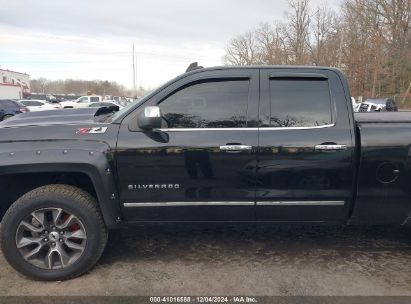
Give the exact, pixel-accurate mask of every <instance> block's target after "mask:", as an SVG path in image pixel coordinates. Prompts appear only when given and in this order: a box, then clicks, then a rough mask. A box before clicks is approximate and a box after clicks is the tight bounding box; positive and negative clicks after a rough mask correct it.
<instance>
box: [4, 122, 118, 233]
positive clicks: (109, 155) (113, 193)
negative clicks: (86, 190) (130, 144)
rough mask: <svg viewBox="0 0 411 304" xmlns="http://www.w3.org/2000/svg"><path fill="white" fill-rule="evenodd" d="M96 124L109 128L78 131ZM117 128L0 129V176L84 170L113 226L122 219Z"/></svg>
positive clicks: (56, 126)
mask: <svg viewBox="0 0 411 304" xmlns="http://www.w3.org/2000/svg"><path fill="white" fill-rule="evenodd" d="M96 126H105V127H107V131H106V132H105V133H104V134H77V130H78V128H87V127H96ZM118 128H119V125H116V124H111V125H110V124H109V125H105V124H99V125H96V124H93V125H89V124H87V123H85V124H78V125H75V124H73V125H55V126H31V127H14V128H0V134H1V137H0V147H1V148H0V177H6V178H7V176H9V175H13V174H30V173H53V172H55V173H58V172H79V173H84V174H86V175H87V176H88V177H89V178H90V179H91V181H92V182H93V184H94V188H95V191H96V194H97V198H98V200H99V205H100V208H101V211H102V214H103V217H104V220H105V223H106V225H107V226H108V227H109V228H114V227H116V226H117V225H118V224H119V223H121V220H122V218H121V213H120V207H119V201H118V193H117V187H116V184H115V176H116V171H115V163H114V157H113V156H114V150H113V148H114V147H115V145H116V139H117V133H118ZM107 169H109V170H107ZM108 171H109V172H108Z"/></svg>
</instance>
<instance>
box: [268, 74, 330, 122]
mask: <svg viewBox="0 0 411 304" xmlns="http://www.w3.org/2000/svg"><path fill="white" fill-rule="evenodd" d="M269 90H270V119H269V126H270V127H318V126H324V125H330V124H332V111H331V95H330V89H329V85H328V80H327V79H317V78H312V79H307V78H301V79H299V78H295V79H293V78H283V79H282V78H274V79H270V84H269Z"/></svg>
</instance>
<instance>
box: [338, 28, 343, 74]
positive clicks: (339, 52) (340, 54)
mask: <svg viewBox="0 0 411 304" xmlns="http://www.w3.org/2000/svg"><path fill="white" fill-rule="evenodd" d="M343 44H344V30H343V29H341V40H340V47H339V50H338V67H339V68H340V69H341V63H342V49H343Z"/></svg>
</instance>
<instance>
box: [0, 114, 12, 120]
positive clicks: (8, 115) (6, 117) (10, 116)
mask: <svg viewBox="0 0 411 304" xmlns="http://www.w3.org/2000/svg"><path fill="white" fill-rule="evenodd" d="M13 116H14V115H11V114H7V115H4V116H3V119H2V121H3V120H6V119H9V118H12V117H13Z"/></svg>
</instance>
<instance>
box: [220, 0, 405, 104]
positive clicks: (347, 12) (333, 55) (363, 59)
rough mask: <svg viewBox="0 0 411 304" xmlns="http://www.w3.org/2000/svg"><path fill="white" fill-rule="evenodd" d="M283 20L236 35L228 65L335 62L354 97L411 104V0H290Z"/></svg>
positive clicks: (327, 63) (333, 63)
mask: <svg viewBox="0 0 411 304" xmlns="http://www.w3.org/2000/svg"><path fill="white" fill-rule="evenodd" d="M288 4H289V7H288V10H287V12H286V13H285V16H284V20H275V21H273V22H271V23H268V22H266V23H262V24H260V25H259V26H258V27H257V28H255V29H254V30H250V31H248V32H246V33H244V34H242V35H239V36H238V37H235V38H234V39H232V40H231V41H230V42H229V43H228V45H227V47H226V54H225V56H224V58H223V60H224V63H225V64H228V65H252V64H263V65H269V64H287V65H314V66H333V67H338V68H341V69H342V70H343V71H344V72H345V74H346V75H347V78H348V81H349V84H350V90H351V94H352V95H353V96H354V97H359V96H362V97H363V98H369V97H394V98H395V99H396V101H399V103H400V105H401V104H402V102H405V101H408V103H410V104H411V98H410V95H411V92H410V89H411V1H410V0H343V1H342V3H341V4H340V6H339V8H338V11H335V10H333V9H331V8H330V7H328V6H327V5H323V6H318V7H314V6H313V5H312V4H311V3H310V0H289V1H288Z"/></svg>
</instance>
